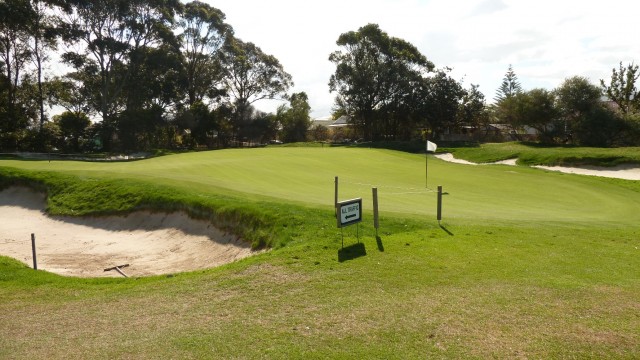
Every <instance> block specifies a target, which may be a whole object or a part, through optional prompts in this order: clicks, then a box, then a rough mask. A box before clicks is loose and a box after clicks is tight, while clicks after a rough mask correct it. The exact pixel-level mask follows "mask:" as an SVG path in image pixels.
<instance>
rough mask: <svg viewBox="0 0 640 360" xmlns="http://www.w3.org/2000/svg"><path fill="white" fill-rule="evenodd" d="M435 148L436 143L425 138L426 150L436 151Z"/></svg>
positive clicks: (436, 146)
mask: <svg viewBox="0 0 640 360" xmlns="http://www.w3.org/2000/svg"><path fill="white" fill-rule="evenodd" d="M437 148H438V145H436V143H432V142H431V141H429V140H427V152H429V151H431V152H436V149H437Z"/></svg>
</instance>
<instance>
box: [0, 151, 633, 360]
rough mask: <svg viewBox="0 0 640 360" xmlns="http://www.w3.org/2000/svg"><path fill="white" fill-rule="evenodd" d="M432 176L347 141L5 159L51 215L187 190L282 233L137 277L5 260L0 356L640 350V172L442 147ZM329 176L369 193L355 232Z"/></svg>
mask: <svg viewBox="0 0 640 360" xmlns="http://www.w3.org/2000/svg"><path fill="white" fill-rule="evenodd" d="M424 175H425V159H424V155H412V154H405V153H399V152H394V151H388V150H374V149H352V148H285V147H277V148H264V149H252V150H223V151H214V152H202V153H191V154H181V155H171V156H166V157H160V158H155V159H149V160H144V161H137V162H130V163H110V164H104V163H84V162H57V161H52V162H51V163H49V162H46V161H42V162H41V161H15V160H2V161H0V184H5V185H6V184H8V183H11V182H15V181H19V182H20V183H25V182H32V181H35V182H36V183H39V184H44V187H46V188H48V189H49V191H50V192H51V198H50V209H51V211H52V212H58V213H74V212H75V213H78V214H80V213H86V212H91V209H93V210H96V209H97V211H98V212H109V211H115V212H118V211H128V210H131V209H134V208H139V207H140V206H143V205H144V204H152V205H155V206H161V207H164V208H167V209H172V208H181V207H180V206H174V207H171V206H169V205H167V203H171V202H181V203H184V204H185V205H184V208H186V209H188V210H189V211H194V212H197V211H195V210H198V209H199V210H198V211H200V213H202V212H207V211H208V212H211V213H212V214H214V215H215V216H213V218H214V220H215V219H218V220H219V218H218V217H223V218H225V216H227V217H226V218H225V219H230V218H233V217H228V216H231V215H229V214H233V216H235V219H236V220H238V219H239V220H246V221H250V222H251V221H253V223H252V225H251V226H250V227H249V229H244V230H242V229H239V230H242V231H246V232H247V233H249V232H260V231H262V232H263V235H264V236H267V235H268V236H271V237H274V238H275V240H273V243H274V244H279V246H282V247H278V248H276V249H274V250H272V251H269V252H267V253H264V254H262V255H259V256H255V257H253V258H250V259H245V260H242V261H239V262H236V263H233V264H230V265H227V266H223V267H220V268H216V269H211V270H207V271H200V272H195V273H186V274H177V275H175V276H170V277H167V276H160V277H153V278H141V279H74V278H62V277H59V276H56V275H53V274H48V273H46V272H42V271H39V272H34V271H32V270H30V269H28V268H27V267H25V266H24V265H22V264H20V263H18V262H17V261H14V260H11V259H8V258H3V257H0V334H1V335H0V358H34V357H35V358H105V359H106V358H239V359H244V358H247V359H253V358H304V359H309V358H312V359H313V358H318V359H321V358H344V359H353V358H389V359H393V358H396V359H411V358H433V357H435V358H461V357H464V358H627V359H633V358H638V357H639V356H640V331H638V329H640V316H639V315H638V314H640V300H639V299H640V272H639V271H638V269H639V268H640V256H639V255H640V250H639V248H640V241H639V240H638V239H639V238H640V237H639V235H640V223H639V221H638V220H640V215H639V213H638V209H639V208H640V207H639V205H640V185H638V182H632V181H623V180H611V179H604V178H595V177H585V176H578V175H562V174H558V173H551V172H545V171H542V170H536V169H529V168H526V167H508V166H502V165H492V166H465V165H458V164H450V163H445V162H442V161H439V160H437V159H435V158H430V159H429V189H425V183H424V180H425V179H424ZM334 176H339V177H340V198H341V199H347V198H353V197H360V196H361V197H363V198H364V204H365V209H366V211H365V221H364V222H363V223H362V224H361V225H360V226H359V229H358V233H359V234H360V243H358V239H356V227H349V228H346V229H344V231H343V232H341V231H340V230H339V229H336V227H335V219H334V218H333V216H332V202H333V188H334V182H333V180H334ZM437 185H442V186H443V187H444V190H445V191H446V192H447V193H448V194H447V195H445V196H444V207H445V208H444V210H445V211H444V221H443V223H442V225H443V227H439V226H438V223H437V222H436V221H435V199H436V194H435V192H434V191H433V189H434V188H435V187H436V186H437ZM41 186H42V185H41ZM372 186H377V187H378V189H379V193H380V207H381V213H382V221H381V229H380V230H379V232H378V237H377V238H376V232H375V229H373V226H372V224H371V216H370V205H369V204H370V203H371V195H370V194H371V187H372ZM194 209H195V210H194ZM242 214H244V216H245V217H242V216H241V215H242ZM0 221H6V220H5V219H0ZM341 234H343V235H344V243H345V246H346V247H347V248H346V249H345V250H341V241H342V237H341ZM248 235H250V234H248ZM248 237H250V236H248ZM0 246H1V245H0Z"/></svg>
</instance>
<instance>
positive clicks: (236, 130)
mask: <svg viewBox="0 0 640 360" xmlns="http://www.w3.org/2000/svg"><path fill="white" fill-rule="evenodd" d="M225 21H226V17H225V14H224V13H223V12H222V11H221V10H220V9H217V8H215V7H213V6H211V5H208V3H205V2H203V1H191V2H186V3H182V2H180V1H179V0H128V1H125V0H101V1H87V0H69V1H59V0H0V150H3V151H7V150H8V151H14V150H30V151H44V150H47V151H48V150H52V149H57V150H60V151H73V152H76V151H103V152H110V151H139V150H150V149H154V148H172V149H181V148H202V147H207V148H214V147H224V146H233V145H242V144H246V143H250V142H266V141H268V140H271V139H274V138H275V137H276V136H279V137H280V138H282V139H285V140H287V141H303V140H305V139H307V137H308V135H309V134H308V132H309V127H310V119H309V113H310V106H309V98H308V97H307V94H306V93H304V92H298V93H294V94H288V91H289V89H290V88H291V87H292V86H293V81H292V78H291V75H289V74H288V73H287V72H286V71H285V70H284V68H283V66H282V65H281V64H280V62H279V60H278V59H277V58H275V57H274V56H272V55H269V54H266V53H264V52H263V51H262V50H261V49H260V47H259V46H257V45H256V44H254V43H252V42H248V41H247V42H246V41H243V40H241V39H238V38H236V37H235V36H234V32H233V28H232V26H231V25H230V24H227V23H226V22H225ZM336 44H337V46H338V50H336V51H334V52H333V53H331V54H330V56H329V60H330V61H331V62H332V63H333V64H334V65H335V66H336V69H335V72H334V74H333V75H332V76H331V77H330V79H329V90H330V91H331V92H334V93H335V94H336V101H335V107H334V109H333V110H334V115H336V116H338V115H347V116H348V118H349V119H350V120H349V121H350V125H352V127H350V128H349V130H348V131H349V132H350V134H349V136H350V137H354V138H360V137H362V138H365V139H367V140H391V139H392V140H410V139H417V138H419V137H423V136H424V135H426V136H428V137H430V138H432V139H445V138H447V136H450V137H449V138H451V136H452V135H455V134H460V133H465V132H473V131H477V132H479V133H482V132H483V130H486V129H488V128H489V124H491V123H502V124H510V125H511V126H513V128H514V131H520V130H521V129H522V128H523V127H525V126H527V127H534V128H536V129H538V130H539V132H540V133H541V134H542V135H541V140H543V141H548V142H558V141H565V142H573V143H576V144H587V145H607V146H608V145H627V144H638V142H640V140H639V139H640V94H639V91H638V89H637V85H636V84H637V80H638V78H639V76H640V74H639V73H638V66H637V65H634V64H633V63H631V64H629V65H627V66H623V64H622V63H620V65H619V67H618V68H614V69H613V71H612V76H611V80H610V81H608V82H605V81H601V87H602V88H601V89H599V88H597V87H595V86H593V85H592V84H590V83H589V82H588V80H587V79H585V78H579V77H574V78H569V79H567V80H566V81H565V82H564V83H563V84H562V85H561V86H560V87H558V88H557V89H555V90H554V91H546V90H544V89H534V90H531V91H523V90H522V88H521V86H520V83H519V82H518V78H517V76H516V75H515V72H514V71H513V67H512V66H509V68H508V71H507V73H506V74H505V77H504V79H503V82H502V84H501V86H500V88H499V89H498V91H497V93H496V97H495V100H496V104H495V105H494V106H493V107H492V108H491V110H492V111H489V109H488V107H487V105H486V103H485V98H484V95H483V94H482V93H481V92H480V89H479V88H478V86H476V85H471V86H470V87H465V86H464V85H463V83H462V81H459V80H457V79H454V78H452V77H451V72H450V69H448V68H447V67H443V68H440V69H438V70H435V66H434V64H433V63H432V62H431V61H429V60H428V59H427V57H426V56H425V55H423V54H421V53H420V51H419V50H418V49H417V48H416V47H415V46H414V45H412V44H410V43H409V42H407V41H405V40H402V39H399V38H396V37H393V36H390V35H388V34H387V33H386V32H384V31H382V30H381V29H380V28H379V26H378V25H376V24H368V25H365V26H363V27H361V28H359V29H358V30H357V31H349V32H345V33H343V34H341V35H340V36H339V37H338V40H337V42H336ZM58 59H60V60H59V61H62V62H63V63H64V65H66V66H59V64H55V63H52V62H51V61H53V60H58ZM59 69H69V72H68V73H66V74H60V73H58V72H53V71H52V70H57V71H59ZM602 94H604V95H605V96H606V97H607V98H608V99H609V100H610V101H607V102H605V101H602V98H601V95H602ZM264 99H278V100H288V101H289V102H288V104H287V105H283V106H282V107H281V108H279V109H278V111H277V113H276V114H266V113H263V112H260V111H258V110H256V108H255V107H254V106H256V105H255V104H256V102H258V101H261V100H264ZM47 106H48V107H50V108H51V107H56V109H64V111H65V112H64V113H62V114H60V115H59V116H56V117H54V118H53V119H49V117H48V116H47V113H46V109H47ZM50 120H53V121H50ZM87 120H89V122H87ZM328 131H329V130H328V129H324V130H323V129H320V128H318V127H316V128H315V129H314V130H313V134H312V136H311V137H312V138H316V139H326V138H328V137H329V136H331V135H330V134H328ZM485 132H488V130H487V131H485Z"/></svg>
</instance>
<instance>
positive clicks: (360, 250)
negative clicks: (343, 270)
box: [338, 243, 367, 262]
mask: <svg viewBox="0 0 640 360" xmlns="http://www.w3.org/2000/svg"><path fill="white" fill-rule="evenodd" d="M366 255H367V250H366V249H365V248H364V244H363V243H357V244H353V245H350V246H347V247H345V248H342V249H340V250H338V261H339V262H344V261H347V260H353V259H356V258H359V257H362V256H366Z"/></svg>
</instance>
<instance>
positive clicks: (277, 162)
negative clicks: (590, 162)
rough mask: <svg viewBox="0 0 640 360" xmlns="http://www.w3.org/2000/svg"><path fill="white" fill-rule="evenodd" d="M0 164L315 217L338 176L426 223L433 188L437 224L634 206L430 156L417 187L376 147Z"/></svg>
mask: <svg viewBox="0 0 640 360" xmlns="http://www.w3.org/2000/svg"><path fill="white" fill-rule="evenodd" d="M1 165H4V166H8V167H9V166H15V167H19V168H20V169H26V170H45V171H47V172H54V173H64V174H71V175H75V176H78V177H79V178H81V179H88V180H91V179H108V180H114V181H119V180H122V179H125V180H127V181H129V182H131V181H136V182H141V183H146V182H149V181H151V182H152V184H153V185H154V186H156V187H159V190H158V191H161V187H163V186H168V187H170V188H173V189H178V190H179V191H182V192H185V193H190V194H192V195H193V196H197V197H200V198H203V199H206V198H208V197H219V196H220V195H225V196H228V197H234V198H243V199H248V200H251V201H258V200H260V201H267V202H274V201H276V202H278V203H281V202H283V201H284V202H288V203H294V204H301V205H305V206H314V207H318V206H320V207H321V208H324V209H330V208H331V206H332V204H333V199H334V177H335V176H338V178H339V184H340V186H339V193H340V198H341V199H350V198H355V197H362V198H363V201H364V203H365V204H366V205H365V208H367V209H369V210H370V209H371V203H372V200H371V188H372V187H377V188H378V193H379V197H380V208H381V211H383V213H387V214H393V213H398V214H402V216H424V217H430V218H432V217H433V216H435V201H436V192H435V189H436V187H437V185H442V186H443V189H444V191H445V192H446V193H447V194H448V195H446V196H445V207H446V210H445V211H446V215H447V217H448V218H463V219H465V220H467V221H484V220H486V219H502V220H518V221H589V222H591V221H622V222H627V221H630V220H632V219H635V214H634V211H633V210H635V209H636V208H637V206H638V204H639V203H638V197H637V196H634V195H635V190H636V189H635V188H634V189H629V188H628V187H623V186H619V185H617V184H616V183H615V182H612V181H603V180H600V179H593V178H588V177H583V176H576V175H562V174H555V173H545V172H544V171H542V170H537V169H529V168H525V167H508V166H486V167H470V166H466V165H458V164H448V163H445V162H443V161H440V160H438V159H435V158H431V159H429V162H428V173H429V179H428V184H427V185H429V188H428V189H427V188H426V187H425V185H426V184H425V173H426V169H425V167H426V164H425V157H424V155H417V154H406V153H400V152H395V151H390V150H378V149H353V148H294V149H289V148H282V147H277V148H264V149H251V150H223V151H211V152H200V153H189V154H180V155H171V156H166V157H160V158H154V159H149V160H144V161H136V162H128V163H111V164H102V163H87V162H72V161H68V162H65V161H52V162H50V163H49V162H46V161H45V162H35V161H27V162H20V161H2V162H0V166H1ZM630 186H633V185H630ZM637 188H638V189H640V185H638V187H637ZM594 189H597V191H594ZM127 198H130V197H127ZM194 201H196V200H194ZM94 202H95V200H92V201H91V203H94ZM105 205H107V204H105ZM107 206H108V205H107ZM76 210H77V209H76ZM61 211H62V210H61Z"/></svg>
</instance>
